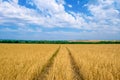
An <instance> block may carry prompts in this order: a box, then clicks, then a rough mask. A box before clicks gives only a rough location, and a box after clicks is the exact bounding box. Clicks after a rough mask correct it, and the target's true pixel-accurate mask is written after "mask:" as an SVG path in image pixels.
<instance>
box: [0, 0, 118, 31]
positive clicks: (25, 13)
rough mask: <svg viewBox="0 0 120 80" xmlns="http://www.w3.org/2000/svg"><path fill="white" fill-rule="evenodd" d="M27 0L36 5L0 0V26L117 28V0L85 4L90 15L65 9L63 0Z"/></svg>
mask: <svg viewBox="0 0 120 80" xmlns="http://www.w3.org/2000/svg"><path fill="white" fill-rule="evenodd" d="M27 3H28V4H31V5H35V6H36V8H35V9H31V8H27V7H25V6H21V5H19V4H18V0H8V1H2V0H0V25H11V24H12V25H13V24H14V25H16V26H19V27H21V26H23V27H26V26H30V25H33V24H34V25H36V26H40V27H49V28H54V27H62V28H66V27H67V28H76V29H85V30H97V31H98V30H100V31H102V30H106V31H112V30H113V31H118V32H119V31H120V24H119V23H120V10H119V7H118V6H119V4H120V1H119V0H97V4H95V3H94V4H93V3H88V4H87V9H88V10H89V12H90V13H91V15H90V16H87V15H86V14H83V13H80V12H79V13H75V12H74V11H72V12H67V11H65V6H64V5H68V4H66V3H65V1H64V0H31V1H30V2H29V1H28V2H27ZM115 4H116V6H115ZM69 7H72V6H71V5H69Z"/></svg>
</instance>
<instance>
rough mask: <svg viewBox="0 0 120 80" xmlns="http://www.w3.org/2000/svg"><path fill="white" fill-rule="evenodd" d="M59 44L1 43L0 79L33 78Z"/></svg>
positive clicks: (27, 79) (17, 79) (25, 79)
mask: <svg viewBox="0 0 120 80" xmlns="http://www.w3.org/2000/svg"><path fill="white" fill-rule="evenodd" d="M57 48H58V45H48V44H46V45H41V44H40V45H39V44H0V80H32V79H33V77H34V75H35V74H36V72H38V70H39V71H40V70H41V69H42V67H43V65H44V64H45V63H46V62H47V60H48V59H49V58H50V57H51V55H52V54H53V53H54V51H55V50H56V49H57Z"/></svg>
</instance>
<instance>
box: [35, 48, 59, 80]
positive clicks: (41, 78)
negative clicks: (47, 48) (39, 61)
mask: <svg viewBox="0 0 120 80" xmlns="http://www.w3.org/2000/svg"><path fill="white" fill-rule="evenodd" d="M59 50H60V47H59V48H58V49H57V50H56V51H55V52H54V53H53V55H52V56H51V57H50V59H48V61H47V63H46V64H45V65H44V66H43V68H42V70H41V71H40V72H38V73H37V74H36V75H35V76H34V78H33V80H46V77H47V75H49V71H50V69H51V68H52V66H53V64H54V59H55V57H56V56H57V54H58V52H59Z"/></svg>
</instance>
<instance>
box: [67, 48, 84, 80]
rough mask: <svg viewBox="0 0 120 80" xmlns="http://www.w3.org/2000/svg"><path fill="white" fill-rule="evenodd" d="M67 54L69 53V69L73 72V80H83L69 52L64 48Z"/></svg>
mask: <svg viewBox="0 0 120 80" xmlns="http://www.w3.org/2000/svg"><path fill="white" fill-rule="evenodd" d="M66 49H67V51H68V53H69V58H70V63H71V68H72V70H73V74H74V75H73V80H84V78H83V75H82V74H81V73H80V69H79V67H78V65H77V63H76V62H75V60H74V58H73V56H72V53H71V51H70V50H69V49H68V48H67V47H66Z"/></svg>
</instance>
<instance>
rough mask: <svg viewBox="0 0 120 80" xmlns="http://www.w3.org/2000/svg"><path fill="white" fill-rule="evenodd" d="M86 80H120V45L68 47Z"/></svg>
mask: <svg viewBox="0 0 120 80" xmlns="http://www.w3.org/2000/svg"><path fill="white" fill-rule="evenodd" d="M67 47H68V48H69V49H70V51H71V53H72V55H73V57H74V59H75V61H76V63H77V65H78V66H79V72H80V73H81V74H82V75H83V78H84V80H120V45H119V44H92V45H90V44H89V45H88V44H87V45H67Z"/></svg>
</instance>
